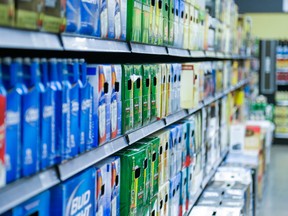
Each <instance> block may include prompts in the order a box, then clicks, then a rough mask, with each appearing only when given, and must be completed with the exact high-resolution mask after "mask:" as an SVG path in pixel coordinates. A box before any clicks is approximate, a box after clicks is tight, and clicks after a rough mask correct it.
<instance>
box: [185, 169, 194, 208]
mask: <svg viewBox="0 0 288 216" xmlns="http://www.w3.org/2000/svg"><path fill="white" fill-rule="evenodd" d="M193 169H194V167H193V165H192V164H191V165H190V166H188V167H187V179H188V181H187V195H186V199H187V203H186V207H187V209H191V208H192V207H193V203H192V202H193V198H194V191H193V180H194V179H193V174H194V173H193Z"/></svg>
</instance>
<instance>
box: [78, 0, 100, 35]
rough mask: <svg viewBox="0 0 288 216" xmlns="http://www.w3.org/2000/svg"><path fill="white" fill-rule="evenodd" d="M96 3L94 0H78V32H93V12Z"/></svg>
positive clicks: (86, 33) (88, 33) (87, 33)
mask: <svg viewBox="0 0 288 216" xmlns="http://www.w3.org/2000/svg"><path fill="white" fill-rule="evenodd" d="M98 5H99V4H98ZM98 5H97V1H96V0H80V29H79V33H80V34H85V35H91V34H93V33H94V31H95V29H94V27H95V12H96V7H98Z"/></svg>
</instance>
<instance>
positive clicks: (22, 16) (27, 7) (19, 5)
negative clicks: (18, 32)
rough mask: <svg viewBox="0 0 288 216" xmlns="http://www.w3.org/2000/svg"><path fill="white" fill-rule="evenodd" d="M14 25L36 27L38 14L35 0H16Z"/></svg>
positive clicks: (37, 4)
mask: <svg viewBox="0 0 288 216" xmlns="http://www.w3.org/2000/svg"><path fill="white" fill-rule="evenodd" d="M15 5H16V11H15V12H16V13H15V15H16V16H15V18H16V26H17V27H19V28H28V29H34V30H36V29H37V27H38V26H37V22H38V18H39V15H40V12H41V11H39V8H38V6H39V5H40V4H39V2H38V1H36V0H29V1H25V0H17V1H16V4H15Z"/></svg>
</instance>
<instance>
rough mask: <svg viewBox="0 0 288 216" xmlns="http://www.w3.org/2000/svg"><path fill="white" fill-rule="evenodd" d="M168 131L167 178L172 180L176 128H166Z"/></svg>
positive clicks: (175, 171)
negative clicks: (168, 170) (168, 174)
mask: <svg viewBox="0 0 288 216" xmlns="http://www.w3.org/2000/svg"><path fill="white" fill-rule="evenodd" d="M168 130H169V167H170V168H169V169H170V176H169V178H173V177H174V176H175V175H176V173H177V170H176V161H177V159H176V156H177V155H176V145H177V142H178V140H177V128H176V127H173V126H171V127H168Z"/></svg>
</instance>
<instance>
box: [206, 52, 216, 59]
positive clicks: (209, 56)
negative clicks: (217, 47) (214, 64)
mask: <svg viewBox="0 0 288 216" xmlns="http://www.w3.org/2000/svg"><path fill="white" fill-rule="evenodd" d="M205 55H206V57H207V58H216V57H217V56H216V53H215V52H214V51H205Z"/></svg>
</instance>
